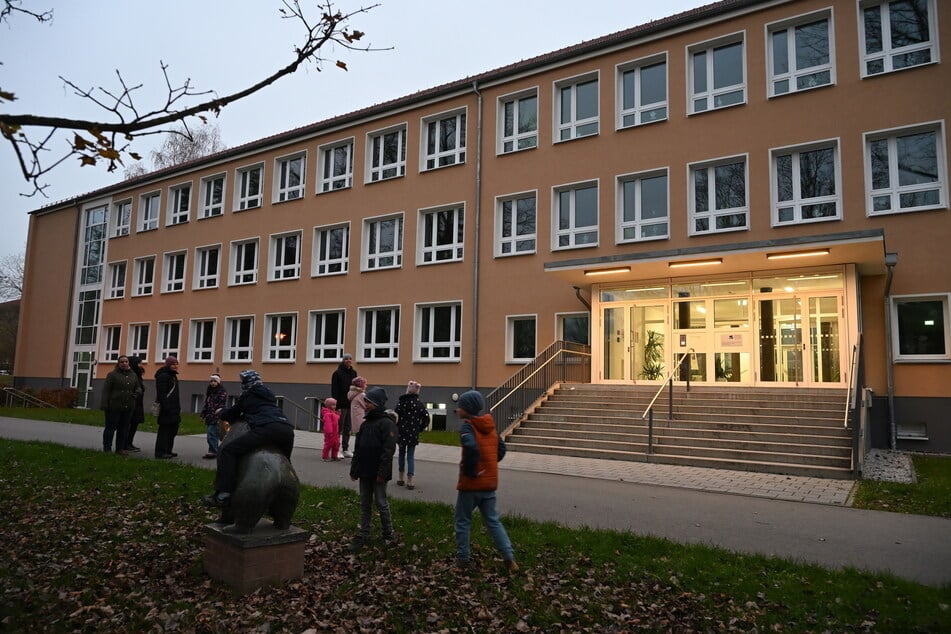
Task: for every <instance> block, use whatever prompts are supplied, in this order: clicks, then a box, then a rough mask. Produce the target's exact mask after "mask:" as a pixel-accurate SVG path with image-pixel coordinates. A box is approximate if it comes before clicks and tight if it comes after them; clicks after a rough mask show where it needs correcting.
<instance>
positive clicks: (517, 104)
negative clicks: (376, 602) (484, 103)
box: [496, 86, 538, 154]
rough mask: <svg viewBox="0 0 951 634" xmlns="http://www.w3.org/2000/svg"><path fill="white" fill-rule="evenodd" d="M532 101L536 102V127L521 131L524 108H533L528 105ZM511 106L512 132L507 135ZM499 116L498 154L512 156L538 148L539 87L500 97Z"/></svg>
mask: <svg viewBox="0 0 951 634" xmlns="http://www.w3.org/2000/svg"><path fill="white" fill-rule="evenodd" d="M530 100H532V101H534V102H535V105H534V108H535V125H534V126H533V127H531V128H530V129H526V130H524V131H520V130H519V120H520V117H521V114H522V108H523V107H525V108H529V107H531V106H530V105H529V103H528V102H529V101H530ZM509 104H511V105H512V131H511V133H510V134H507V133H506V130H505V110H506V108H507V106H508V105H509ZM497 116H498V124H497V125H498V131H499V133H498V142H497V147H496V153H497V154H511V153H513V152H521V151H522V150H533V149H535V148H537V147H538V86H533V87H532V88H529V89H527V90H521V91H519V92H516V93H511V94H508V95H503V96H501V97H499V99H498V113H497Z"/></svg>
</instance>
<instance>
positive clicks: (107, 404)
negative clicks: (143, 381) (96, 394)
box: [102, 368, 140, 412]
mask: <svg viewBox="0 0 951 634" xmlns="http://www.w3.org/2000/svg"><path fill="white" fill-rule="evenodd" d="M139 390H140V388H139V381H138V377H136V376H135V372H133V371H132V370H120V369H119V368H116V369H115V370H113V371H112V372H110V373H109V374H108V375H107V376H106V381H105V383H103V386H102V409H104V410H108V411H110V412H131V411H132V410H133V409H134V408H135V400H136V397H137V396H138V394H139Z"/></svg>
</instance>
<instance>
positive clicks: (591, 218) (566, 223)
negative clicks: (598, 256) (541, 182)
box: [552, 182, 598, 249]
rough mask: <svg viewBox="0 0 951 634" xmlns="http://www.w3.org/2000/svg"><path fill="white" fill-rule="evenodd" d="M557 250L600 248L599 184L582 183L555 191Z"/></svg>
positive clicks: (554, 222)
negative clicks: (598, 245)
mask: <svg viewBox="0 0 951 634" xmlns="http://www.w3.org/2000/svg"><path fill="white" fill-rule="evenodd" d="M552 206H553V207H554V209H553V215H554V218H553V221H552V224H553V225H554V226H555V227H556V229H555V231H554V232H553V236H552V237H553V244H552V248H553V249H575V248H578V247H589V246H597V244H598V184H597V183H596V182H595V183H581V184H577V185H570V186H567V187H557V188H555V189H553V190H552Z"/></svg>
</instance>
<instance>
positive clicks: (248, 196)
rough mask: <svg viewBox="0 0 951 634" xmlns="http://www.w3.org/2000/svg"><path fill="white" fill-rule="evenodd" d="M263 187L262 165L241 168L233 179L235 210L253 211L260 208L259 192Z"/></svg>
mask: <svg viewBox="0 0 951 634" xmlns="http://www.w3.org/2000/svg"><path fill="white" fill-rule="evenodd" d="M263 186H264V164H263V163H261V164H258V165H252V166H251V167H243V168H241V169H239V170H238V173H237V177H236V178H235V193H234V197H235V209H236V211H242V210H244V209H254V208H255V207H260V206H261V192H262V191H263Z"/></svg>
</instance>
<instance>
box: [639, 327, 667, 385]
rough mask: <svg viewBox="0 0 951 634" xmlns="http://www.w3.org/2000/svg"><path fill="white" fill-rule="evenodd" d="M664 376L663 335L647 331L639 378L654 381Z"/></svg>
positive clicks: (654, 331)
mask: <svg viewBox="0 0 951 634" xmlns="http://www.w3.org/2000/svg"><path fill="white" fill-rule="evenodd" d="M663 376H664V335H662V334H661V333H659V332H657V331H656V330H648V331H647V341H645V342H644V364H643V366H642V367H641V374H640V377H641V378H642V379H647V380H649V381H656V380H657V379H659V378H661V377H663Z"/></svg>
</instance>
